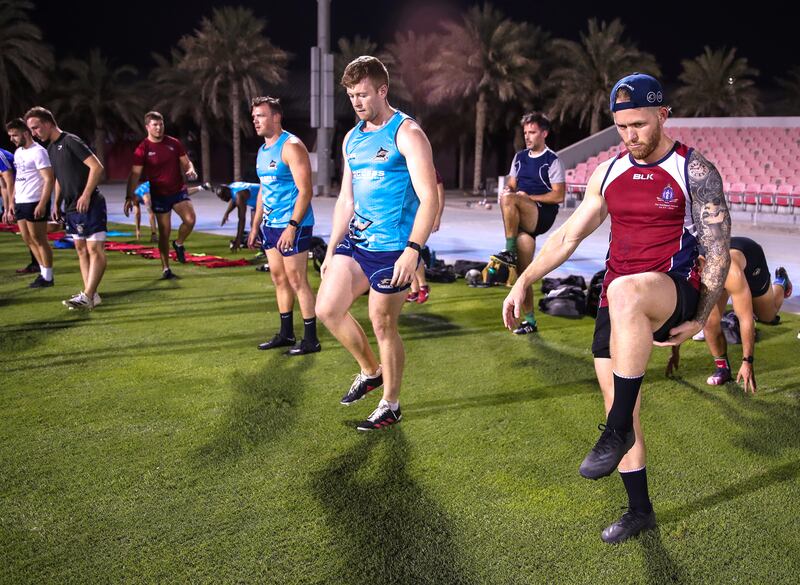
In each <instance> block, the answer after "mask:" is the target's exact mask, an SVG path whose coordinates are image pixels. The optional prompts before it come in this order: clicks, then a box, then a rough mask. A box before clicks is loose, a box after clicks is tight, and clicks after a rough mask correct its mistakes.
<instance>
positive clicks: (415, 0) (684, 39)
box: [33, 0, 800, 86]
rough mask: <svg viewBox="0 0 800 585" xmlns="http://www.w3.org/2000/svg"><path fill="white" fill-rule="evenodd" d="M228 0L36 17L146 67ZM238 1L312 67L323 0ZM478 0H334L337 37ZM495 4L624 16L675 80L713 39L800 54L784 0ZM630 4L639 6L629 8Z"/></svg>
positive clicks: (566, 32) (582, 23) (574, 28)
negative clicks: (737, 6) (742, 6)
mask: <svg viewBox="0 0 800 585" xmlns="http://www.w3.org/2000/svg"><path fill="white" fill-rule="evenodd" d="M222 4H223V3H221V2H214V1H212V0H192V1H191V2H188V1H184V0H179V1H170V0H166V1H163V0H162V1H161V2H145V1H140V2H126V3H122V2H109V1H108V0H106V1H103V2H100V1H97V0H81V1H80V2H52V1H51V2H44V1H42V0H38V1H37V8H36V10H35V12H34V14H33V17H34V19H35V20H36V21H37V23H38V24H39V26H41V28H42V29H43V31H44V34H45V38H46V41H47V42H48V43H50V44H51V45H52V46H53V47H54V48H55V50H56V55H57V57H59V58H60V57H64V56H67V55H73V56H81V55H84V54H86V53H88V51H89V49H90V48H92V47H95V46H97V47H100V48H101V49H102V51H103V52H104V53H105V54H107V55H109V56H111V57H113V58H114V59H115V60H116V61H117V63H118V64H122V63H130V64H133V65H136V66H137V67H140V68H141V69H143V70H146V69H148V68H149V67H151V66H152V63H153V62H152V59H151V57H150V53H151V52H152V51H156V52H161V53H166V52H167V51H168V50H169V48H170V47H171V46H173V45H174V44H175V43H176V42H177V40H178V39H179V38H180V37H181V35H184V34H187V33H191V32H192V30H193V29H194V28H195V27H196V26H197V24H198V22H199V21H200V19H201V18H202V16H204V15H207V14H210V13H211V10H212V8H213V7H214V6H219V5H222ZM229 4H231V5H242V6H249V7H251V8H252V9H253V11H254V12H255V13H256V14H257V15H258V16H260V17H262V18H265V19H266V20H267V30H266V33H267V36H268V37H270V39H271V40H272V41H273V42H274V43H275V44H277V45H278V46H280V47H282V48H284V49H286V50H289V51H291V52H292V53H294V59H293V61H292V63H291V65H290V67H292V68H296V69H304V70H305V69H307V68H308V52H309V49H308V48H309V47H310V46H312V45H314V44H316V34H317V33H316V11H317V3H316V2H315V1H314V0H291V1H288V2H275V1H274V0H261V1H259V2H253V1H246V0H243V1H241V2H230V3H229ZM472 4H474V2H467V1H457V0H446V1H442V0H428V1H424V2H423V1H419V0H410V1H394V2H372V3H366V2H353V1H345V0H333V1H332V8H331V14H332V17H331V26H332V31H331V39H332V45H334V46H335V41H336V39H338V38H339V37H342V36H347V37H352V36H354V35H356V34H360V35H361V36H368V37H370V38H371V39H372V40H373V41H376V42H378V43H379V44H380V45H383V44H385V43H386V42H387V41H389V40H390V39H391V38H392V36H393V35H394V33H395V32H397V31H405V30H409V29H413V30H415V31H417V32H432V31H435V30H437V23H438V22H439V21H440V20H442V19H444V18H447V17H455V18H457V17H458V15H459V14H460V13H461V12H462V11H463V10H464V8H466V7H469V6H471V5H472ZM493 4H494V5H495V6H496V7H498V8H501V9H502V10H503V11H504V12H505V13H506V14H507V15H508V16H510V17H513V18H516V19H524V20H527V21H529V22H531V23H534V24H537V25H539V26H541V27H542V28H544V29H546V30H548V31H550V32H551V33H552V34H553V35H554V36H559V37H565V38H570V39H574V40H577V39H578V35H579V33H580V31H582V30H585V29H586V21H587V19H588V18H590V17H597V18H600V19H605V20H611V19H613V18H615V17H621V18H622V20H623V22H624V23H625V25H626V31H627V35H628V37H629V38H630V39H632V40H633V41H634V42H636V43H637V44H638V46H639V48H640V49H643V50H646V51H648V52H650V53H653V54H654V55H655V56H656V58H657V59H658V61H659V63H660V65H661V68H662V71H663V73H664V77H665V79H664V81H665V82H667V83H670V82H675V80H676V77H677V75H678V74H679V73H680V71H681V66H680V61H681V59H685V58H691V57H694V56H696V55H698V54H700V53H701V52H702V50H703V46H704V45H709V46H711V47H712V48H719V47H732V46H734V47H737V49H738V52H737V56H743V57H747V58H748V60H749V61H750V65H751V66H755V67H756V68H757V69H758V70H759V71H760V72H761V75H760V78H759V79H760V81H761V83H762V84H763V85H765V86H772V85H773V79H774V77H776V76H781V75H784V74H785V72H786V70H787V69H789V68H791V67H792V66H794V65H795V64H797V63H798V61H800V59H799V58H798V57H797V55H798V52H797V50H796V48H795V47H794V46H793V43H792V41H793V40H794V36H795V35H796V30H795V25H794V22H793V19H791V18H788V17H787V15H786V14H784V13H782V11H781V9H778V8H773V7H775V6H776V5H775V4H773V3H764V4H763V5H761V6H763V7H764V8H763V9H759V7H758V6H756V5H755V4H748V5H747V6H748V7H749V8H750V10H749V11H747V12H744V11H740V10H732V9H731V6H732V3H725V4H708V3H700V2H660V3H657V2H642V1H639V2H624V3H623V2H610V1H606V2H591V3H588V2H587V3H583V2H570V1H564V0H553V1H550V2H531V1H529V2H523V1H519V2H510V1H496V2H493ZM623 5H624V6H636V7H638V8H637V9H636V10H623V9H622V8H621V6H623ZM366 7H368V8H366Z"/></svg>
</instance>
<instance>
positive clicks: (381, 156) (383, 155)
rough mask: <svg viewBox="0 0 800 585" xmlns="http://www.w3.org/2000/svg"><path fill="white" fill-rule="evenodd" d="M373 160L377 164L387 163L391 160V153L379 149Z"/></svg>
mask: <svg viewBox="0 0 800 585" xmlns="http://www.w3.org/2000/svg"><path fill="white" fill-rule="evenodd" d="M372 160H373V161H375V162H386V161H387V160H389V151H388V150H386V149H385V148H383V147H381V148H379V149H378V152H376V153H375V156H374V157H373V158H372Z"/></svg>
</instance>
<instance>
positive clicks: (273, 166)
mask: <svg viewBox="0 0 800 585" xmlns="http://www.w3.org/2000/svg"><path fill="white" fill-rule="evenodd" d="M267 168H268V169H277V168H278V163H277V162H275V161H274V160H271V161H269V164H268V165H267Z"/></svg>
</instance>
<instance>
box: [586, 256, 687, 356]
mask: <svg viewBox="0 0 800 585" xmlns="http://www.w3.org/2000/svg"><path fill="white" fill-rule="evenodd" d="M666 275H667V276H669V277H670V278H671V279H672V282H673V283H674V284H675V291H676V292H677V301H676V303H675V310H674V311H673V312H672V316H671V317H670V318H669V319H667V322H666V323H664V324H663V325H662V326H661V327H660V328H659V329H658V331H654V332H653V339H654V340H655V341H658V342H661V341H666V340H667V339H669V330H670V329H672V328H673V327H677V326H678V325H680V324H681V323H683V322H684V321H689V320H691V319H693V318H694V316H695V313H696V312H697V301H699V300H700V291H698V290H697V289H696V288H694V287H693V286H692V285H691V284H689V282H688V281H687V280H686V277H684V276H680V275H679V274H675V273H674V272H667V273H666ZM592 354H593V355H594V357H596V358H611V318H610V316H609V314H608V307H600V308H599V309H597V319H596V320H595V322H594V339H593V340H592Z"/></svg>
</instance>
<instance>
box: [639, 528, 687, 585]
mask: <svg viewBox="0 0 800 585" xmlns="http://www.w3.org/2000/svg"><path fill="white" fill-rule="evenodd" d="M639 546H641V548H642V552H643V553H644V569H645V571H646V573H647V583H685V582H686V581H687V575H686V571H685V570H684V569H683V568H682V567H681V566H680V565H678V564H677V563H676V562H675V561H674V560H673V559H672V557H670V555H669V553H668V552H667V549H665V548H664V544H663V543H662V542H661V531H660V530H659V529H658V528H656V529H655V530H649V531H647V532H645V533H644V534H642V535H641V536H640V537H639Z"/></svg>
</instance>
